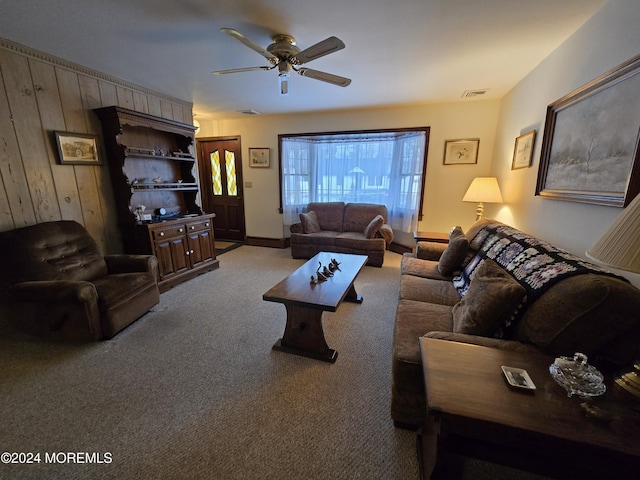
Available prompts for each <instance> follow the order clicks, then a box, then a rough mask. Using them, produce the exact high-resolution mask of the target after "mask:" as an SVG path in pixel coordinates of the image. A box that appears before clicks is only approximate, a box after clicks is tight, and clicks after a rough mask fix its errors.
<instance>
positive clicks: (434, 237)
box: [413, 232, 449, 243]
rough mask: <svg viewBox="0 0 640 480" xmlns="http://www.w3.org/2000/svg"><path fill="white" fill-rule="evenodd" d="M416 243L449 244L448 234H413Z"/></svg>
mask: <svg viewBox="0 0 640 480" xmlns="http://www.w3.org/2000/svg"><path fill="white" fill-rule="evenodd" d="M413 239H414V240H415V241H416V242H436V243H449V234H448V233H442V232H413Z"/></svg>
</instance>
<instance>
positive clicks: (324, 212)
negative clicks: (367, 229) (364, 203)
mask: <svg viewBox="0 0 640 480" xmlns="http://www.w3.org/2000/svg"><path fill="white" fill-rule="evenodd" d="M311 211H314V212H316V215H317V216H318V224H319V225H320V230H329V231H334V232H342V231H343V228H342V222H343V220H344V202H311V203H309V204H308V205H307V212H311ZM360 231H362V230H360Z"/></svg>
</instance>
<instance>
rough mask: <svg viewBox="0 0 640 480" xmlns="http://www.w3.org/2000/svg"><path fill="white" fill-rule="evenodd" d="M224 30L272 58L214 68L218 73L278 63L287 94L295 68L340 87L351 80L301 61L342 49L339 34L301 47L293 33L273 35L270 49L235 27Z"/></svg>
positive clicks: (280, 81)
mask: <svg viewBox="0 0 640 480" xmlns="http://www.w3.org/2000/svg"><path fill="white" fill-rule="evenodd" d="M220 31H222V32H223V33H226V34H227V35H230V36H231V37H233V38H235V39H236V40H239V41H240V42H242V43H244V44H245V45H246V46H247V47H249V48H250V49H252V50H255V51H256V52H258V53H259V54H260V55H262V56H263V57H265V58H266V59H267V60H269V63H270V65H266V66H262V67H246V68H233V69H230V70H218V71H215V72H213V74H214V75H224V74H227V73H238V72H250V71H253V70H272V69H274V68H276V67H278V80H279V84H280V94H282V95H286V94H287V93H289V75H290V73H291V70H293V71H294V72H297V73H299V74H300V75H302V76H303V77H309V78H313V79H315V80H321V81H323V82H327V83H331V84H333V85H338V86H340V87H346V86H348V85H349V84H350V83H351V79H350V78H346V77H341V76H339V75H334V74H332V73H327V72H321V71H319V70H312V69H310V68H306V67H302V68H299V67H300V65H302V64H305V63H308V62H310V61H312V60H315V59H316V58H320V57H324V56H325V55H328V54H330V53H333V52H337V51H338V50H342V49H343V48H344V43H343V42H342V40H340V39H339V38H337V37H329V38H327V39H325V40H322V41H321V42H318V43H316V44H315V45H312V46H311V47H309V48H306V49H304V50H300V48H299V47H298V46H297V45H296V41H295V39H294V38H293V37H292V36H291V35H283V34H280V35H275V36H274V37H273V43H272V44H271V45H269V46H268V47H267V48H266V49H265V48H262V47H261V46H260V45H258V44H256V43H254V42H252V41H251V40H249V39H248V38H247V37H245V36H244V35H243V34H241V33H240V32H238V31H237V30H234V29H233V28H221V29H220Z"/></svg>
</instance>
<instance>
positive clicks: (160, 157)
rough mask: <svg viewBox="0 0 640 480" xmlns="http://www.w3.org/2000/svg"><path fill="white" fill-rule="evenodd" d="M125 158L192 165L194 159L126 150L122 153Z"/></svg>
mask: <svg viewBox="0 0 640 480" xmlns="http://www.w3.org/2000/svg"><path fill="white" fill-rule="evenodd" d="M124 155H125V157H126V158H127V160H128V159H136V158H139V159H144V160H148V159H151V160H172V161H175V162H191V163H194V162H195V161H196V159H195V158H194V157H191V156H190V157H187V156H185V157H174V156H173V155H154V154H152V153H140V152H135V151H130V150H129V149H126V150H125V152H124Z"/></svg>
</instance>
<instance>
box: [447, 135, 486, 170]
mask: <svg viewBox="0 0 640 480" xmlns="http://www.w3.org/2000/svg"><path fill="white" fill-rule="evenodd" d="M479 147H480V139H479V138H467V139H460V140H445V141H444V160H443V161H442V163H443V165H471V164H474V163H478V149H479Z"/></svg>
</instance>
